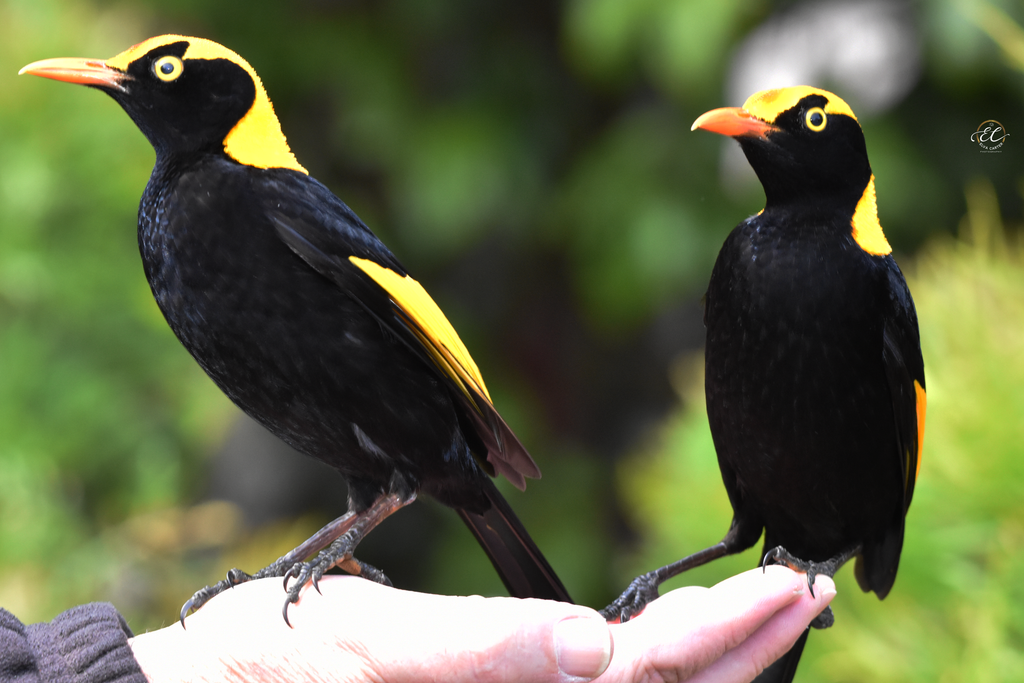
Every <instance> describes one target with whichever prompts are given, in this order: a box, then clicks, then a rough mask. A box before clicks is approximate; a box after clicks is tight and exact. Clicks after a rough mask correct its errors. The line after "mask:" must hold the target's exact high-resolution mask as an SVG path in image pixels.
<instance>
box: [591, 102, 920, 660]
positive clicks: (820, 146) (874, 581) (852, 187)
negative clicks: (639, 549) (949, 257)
mask: <svg viewBox="0 0 1024 683" xmlns="http://www.w3.org/2000/svg"><path fill="white" fill-rule="evenodd" d="M698 128H700V129H703V130H707V131H711V132H713V133H719V134H722V135H728V136H731V137H733V138H735V139H736V140H737V141H738V142H739V144H740V147H741V148H742V149H743V152H744V154H745V155H746V157H747V160H748V161H749V162H750V165H751V166H752V167H753V169H754V171H755V172H756V173H757V177H758V179H760V181H761V184H762V186H763V187H764V193H765V207H764V210H763V211H761V212H760V213H759V214H757V215H756V216H752V217H750V218H748V219H747V220H745V221H743V222H742V223H740V224H739V225H738V226H737V227H736V228H735V229H734V230H733V231H732V233H731V234H730V235H729V237H728V239H726V241H725V244H724V246H723V247H722V250H721V252H720V253H719V255H718V260H717V262H716V263H715V266H714V269H713V271H712V273H711V282H710V284H709V285H708V290H707V296H706V298H705V309H704V323H705V326H706V327H707V341H706V347H705V392H706V400H707V411H708V419H709V421H710V425H711V433H712V436H713V438H714V443H715V449H716V451H717V453H718V463H719V467H720V469H721V473H722V480H723V482H724V483H725V488H726V491H727V492H728V495H729V501H730V503H731V504H732V508H733V520H732V525H731V526H730V528H729V532H728V533H727V534H726V536H725V538H724V539H723V540H722V541H721V542H720V543H718V544H717V545H715V546H712V547H710V548H707V549H705V550H703V551H700V552H698V553H696V554H694V555H691V556H689V557H686V558H684V559H682V560H679V561H678V562H676V563H673V564H671V565H668V566H667V567H662V568H661V569H658V570H655V571H653V572H651V573H649V574H646V575H643V576H641V577H638V578H637V579H636V580H635V581H634V582H633V584H632V585H631V586H630V588H629V589H628V590H627V591H626V592H625V593H624V594H623V595H622V596H621V597H620V598H619V599H618V600H617V601H616V602H614V603H612V605H609V607H607V608H605V609H606V611H605V614H606V616H608V617H610V618H616V617H619V618H623V619H628V618H629V617H630V616H632V615H634V614H636V613H637V611H638V610H640V609H642V608H643V606H644V605H645V604H646V603H647V602H649V601H650V600H652V599H654V598H655V597H657V594H658V588H657V587H658V584H660V583H661V582H663V581H665V580H666V579H668V578H670V577H672V576H675V575H676V574H679V573H680V572H682V571H685V570H687V569H689V568H692V567H694V566H698V565H700V564H703V563H705V562H708V561H710V560H713V559H716V558H718V557H722V556H724V555H729V554H733V553H737V552H740V551H743V550H746V549H747V548H749V547H751V546H752V545H754V544H755V543H756V542H757V540H758V539H759V538H760V536H761V532H762V530H764V553H763V557H767V558H768V559H769V560H771V561H777V560H779V561H783V562H785V563H787V564H790V565H791V566H794V567H797V568H801V569H804V570H806V571H808V574H809V577H808V578H809V581H810V582H811V583H813V575H814V574H816V573H826V574H828V575H830V576H831V575H833V574H834V573H835V572H836V571H837V570H838V569H839V567H840V566H842V565H843V564H844V563H845V562H846V561H847V560H849V559H851V558H854V557H856V560H857V561H856V576H857V580H858V582H859V583H860V586H861V588H862V589H863V590H865V591H874V592H875V594H877V595H878V597H879V598H884V597H885V596H886V595H887V594H888V593H889V590H890V589H891V588H892V585H893V581H895V579H896V569H897V567H898V565H899V559H900V552H901V550H902V547H903V527H904V518H905V516H906V513H907V509H908V507H909V506H910V500H911V498H912V497H913V494H914V483H915V481H916V479H917V475H918V470H919V468H920V464H921V445H922V440H923V436H924V416H925V381H924V361H923V360H922V358H921V345H920V338H919V333H918V325H917V314H916V312H915V309H914V302H913V300H912V299H911V296H910V290H909V289H908V288H907V283H906V281H905V280H904V278H903V274H902V273H901V272H900V269H899V267H898V266H897V265H896V261H895V260H894V259H893V257H892V249H891V248H890V246H889V243H888V241H887V240H886V238H885V236H884V234H883V232H882V228H881V226H880V224H879V222H878V214H877V209H876V203H875V178H874V175H873V174H872V172H871V166H870V164H869V163H868V155H867V147H866V145H865V142H864V135H863V133H862V131H861V128H860V125H859V124H858V122H857V118H856V117H855V116H854V114H853V112H852V111H851V110H850V107H849V106H848V105H847V104H846V103H845V102H844V101H843V100H842V99H840V98H839V97H837V96H835V95H833V94H832V93H830V92H826V91H824V90H819V89H816V88H811V87H806V86H801V87H792V88H782V89H779V90H766V91H763V92H759V93H757V94H755V95H753V96H751V97H750V98H749V99H748V100H747V101H746V103H744V105H743V107H742V108H723V109H715V110H713V111H709V112H707V113H706V114H704V115H703V116H701V117H700V118H698V119H697V120H696V121H695V122H694V124H693V129H694V130H696V129H698ZM798 558H799V559H798ZM812 590H813V589H812ZM830 617H831V613H830V612H829V613H828V615H824V617H823V618H822V620H821V623H820V625H822V626H824V625H827V624H828V623H829V620H830ZM805 639H806V633H805V634H804V636H803V637H802V638H801V640H800V641H798V644H797V646H795V647H794V649H793V650H792V651H791V653H793V654H791V655H790V656H788V657H787V658H783V660H780V662H779V663H777V665H776V666H775V667H774V668H772V669H770V670H768V671H766V674H767V676H766V678H765V679H764V680H767V679H768V678H771V679H772V680H788V679H791V678H792V675H793V672H794V671H795V669H796V664H797V662H798V661H799V656H800V651H801V650H802V647H803V643H804V641H805ZM787 677H788V678H787Z"/></svg>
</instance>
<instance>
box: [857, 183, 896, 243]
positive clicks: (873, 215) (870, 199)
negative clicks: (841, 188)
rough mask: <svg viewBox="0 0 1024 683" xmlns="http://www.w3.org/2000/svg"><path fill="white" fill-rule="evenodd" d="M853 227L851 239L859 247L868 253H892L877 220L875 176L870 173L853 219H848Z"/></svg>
mask: <svg viewBox="0 0 1024 683" xmlns="http://www.w3.org/2000/svg"><path fill="white" fill-rule="evenodd" d="M850 224H851V225H852V227H853V239H854V240H856V242H857V244H859V245H860V248H861V249H863V250H864V251H866V252H868V253H869V254H874V255H876V256H885V255H886V254H891V253H892V247H890V246H889V241H888V240H887V239H885V233H883V232H882V226H881V224H880V223H879V222H878V204H877V203H876V202H875V176H874V174H872V176H871V179H870V180H869V181H868V186H867V187H866V188H864V194H862V195H861V197H860V201H859V202H857V208H856V209H855V210H854V212H853V220H852V221H850Z"/></svg>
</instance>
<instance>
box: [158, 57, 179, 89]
mask: <svg viewBox="0 0 1024 683" xmlns="http://www.w3.org/2000/svg"><path fill="white" fill-rule="evenodd" d="M184 70H185V65H184V64H182V63H181V60H180V59H178V58H177V57H175V56H174V55H167V56H166V57H161V58H160V59H158V60H156V61H155V62H153V73H154V74H155V75H156V77H157V78H159V79H160V80H161V81H166V82H170V81H173V80H175V79H176V78H178V76H180V75H181V72H182V71H184Z"/></svg>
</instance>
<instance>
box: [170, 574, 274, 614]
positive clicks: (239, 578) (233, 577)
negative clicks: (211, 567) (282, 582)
mask: <svg viewBox="0 0 1024 683" xmlns="http://www.w3.org/2000/svg"><path fill="white" fill-rule="evenodd" d="M271 566H273V565H271ZM267 569H269V567H268V568H267ZM263 571H266V570H263ZM254 578H260V577H259V573H257V575H256V576H253V575H251V574H246V573H245V572H243V571H242V570H241V569H231V570H229V571H228V575H227V578H225V579H221V580H220V581H218V582H217V583H215V584H213V585H212V586H204V587H203V588H200V589H199V590H197V591H196V592H195V593H193V594H192V597H191V598H189V599H188V600H186V601H185V604H184V605H182V606H181V612H180V613H179V614H178V619H179V620H180V621H181V626H182V628H184V627H185V617H186V616H187V615H188V613H189V612H195V611H198V610H199V608H200V607H202V606H203V605H205V604H206V603H208V602H209V601H210V599H211V598H213V597H214V596H216V595H220V594H221V593H223V592H224V591H226V590H227V589H229V588H234V587H235V586H237V585H238V584H240V583H245V582H246V581H252V580H253V579H254Z"/></svg>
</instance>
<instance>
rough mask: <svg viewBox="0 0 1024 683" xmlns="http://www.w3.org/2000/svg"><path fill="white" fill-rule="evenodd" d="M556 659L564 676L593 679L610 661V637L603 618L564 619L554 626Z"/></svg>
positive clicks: (602, 671)
mask: <svg viewBox="0 0 1024 683" xmlns="http://www.w3.org/2000/svg"><path fill="white" fill-rule="evenodd" d="M554 636H555V658H556V659H557V661H558V669H559V671H561V672H562V673H563V674H565V675H566V676H573V677H575V678H596V677H598V676H600V675H601V674H602V673H604V670H605V669H607V668H608V663H609V662H610V661H611V659H612V634H611V631H609V630H608V624H607V623H605V622H604V620H602V619H594V618H588V617H567V618H565V619H562V620H561V621H560V622H558V623H557V624H555V628H554Z"/></svg>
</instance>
